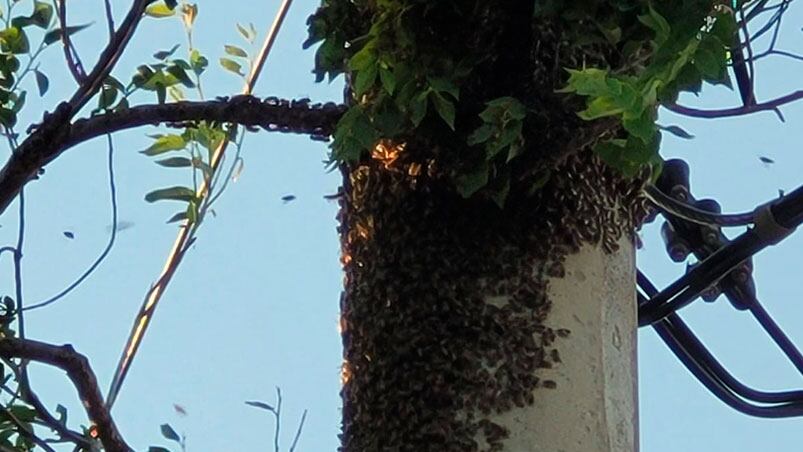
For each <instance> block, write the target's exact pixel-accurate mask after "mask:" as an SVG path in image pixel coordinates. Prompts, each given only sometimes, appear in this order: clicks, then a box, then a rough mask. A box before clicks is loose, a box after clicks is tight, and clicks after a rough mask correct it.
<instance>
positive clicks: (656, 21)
mask: <svg viewBox="0 0 803 452" xmlns="http://www.w3.org/2000/svg"><path fill="white" fill-rule="evenodd" d="M638 20H639V21H640V22H641V23H643V24H644V25H646V26H647V27H649V28H650V29H651V30H652V31H654V32H655V43H656V45H657V46H661V45H663V43H665V42H666V40H667V39H669V34H670V33H671V32H672V28H671V27H670V25H669V22H667V21H666V19H665V18H664V17H663V16H662V15H660V14H659V13H658V11H656V10H655V9H654V8H653V7H652V6H650V8H649V13H648V14H646V15H643V16H639V17H638Z"/></svg>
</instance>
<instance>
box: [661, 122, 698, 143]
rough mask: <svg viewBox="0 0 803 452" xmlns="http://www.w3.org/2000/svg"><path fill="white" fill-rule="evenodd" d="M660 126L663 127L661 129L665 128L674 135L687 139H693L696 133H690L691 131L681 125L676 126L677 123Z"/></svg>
mask: <svg viewBox="0 0 803 452" xmlns="http://www.w3.org/2000/svg"><path fill="white" fill-rule="evenodd" d="M658 128H659V129H661V130H665V131H667V132H669V133H671V134H672V135H674V136H676V137H678V138H683V139H685V140H691V139H692V138H694V135H692V134H690V133H689V132H687V131H686V130H685V129H683V128H682V127H680V126H675V125H672V126H662V125H659V126H658Z"/></svg>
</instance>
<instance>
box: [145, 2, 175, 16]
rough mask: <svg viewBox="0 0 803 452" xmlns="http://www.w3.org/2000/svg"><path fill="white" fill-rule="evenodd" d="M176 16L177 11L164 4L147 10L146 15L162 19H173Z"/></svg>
mask: <svg viewBox="0 0 803 452" xmlns="http://www.w3.org/2000/svg"><path fill="white" fill-rule="evenodd" d="M175 14H176V11H175V9H172V8H170V7H169V6H167V5H166V4H164V3H155V4H152V5H150V6H148V7H147V8H145V15H146V16H150V17H154V18H157V19H161V18H164V17H172V16H174V15H175Z"/></svg>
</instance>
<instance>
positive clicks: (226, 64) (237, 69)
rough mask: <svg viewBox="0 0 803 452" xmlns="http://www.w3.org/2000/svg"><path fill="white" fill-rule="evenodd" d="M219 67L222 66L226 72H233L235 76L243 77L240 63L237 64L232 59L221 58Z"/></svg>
mask: <svg viewBox="0 0 803 452" xmlns="http://www.w3.org/2000/svg"><path fill="white" fill-rule="evenodd" d="M220 65H221V66H223V68H225V69H226V70H228V71H231V72H234V73H235V74H237V75H239V76H243V77H244V76H245V74H243V71H242V66H241V65H240V63H238V62H236V61H234V60H232V59H229V58H225V57H221V58H220Z"/></svg>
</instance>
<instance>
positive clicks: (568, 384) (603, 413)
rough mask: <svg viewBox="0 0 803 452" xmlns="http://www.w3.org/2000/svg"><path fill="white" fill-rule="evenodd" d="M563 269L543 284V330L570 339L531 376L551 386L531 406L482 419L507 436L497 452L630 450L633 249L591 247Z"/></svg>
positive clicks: (634, 444) (625, 244) (634, 423)
mask: <svg viewBox="0 0 803 452" xmlns="http://www.w3.org/2000/svg"><path fill="white" fill-rule="evenodd" d="M564 267H565V270H566V274H565V276H564V277H563V278H550V279H549V286H548V287H549V294H550V295H549V298H550V299H551V300H552V309H551V311H550V313H549V316H548V317H547V320H546V325H547V326H549V327H551V328H553V329H555V330H566V329H568V330H569V331H570V333H569V335H568V336H566V337H565V338H560V339H558V340H557V341H556V343H555V347H556V348H557V349H558V350H559V351H560V357H561V362H560V363H559V364H557V365H556V366H554V367H553V368H551V369H539V370H538V371H536V375H537V376H538V377H539V378H540V379H541V380H542V381H544V380H549V381H554V382H555V387H554V389H552V390H545V389H544V388H538V389H536V390H535V391H534V399H535V403H534V404H532V405H528V406H524V407H520V408H513V409H512V410H511V411H506V412H503V413H501V414H496V415H494V416H492V417H491V419H490V420H491V421H493V422H495V423H497V424H499V425H502V426H504V427H505V428H507V430H508V432H509V437H508V438H507V439H506V440H505V441H504V443H505V449H504V450H510V451H517V452H529V451H532V452H536V451H537V452H636V451H637V450H638V415H637V407H638V403H637V380H636V329H637V312H636V302H635V292H634V290H633V287H634V281H635V274H634V273H635V262H634V251H633V246H632V244H631V243H629V241H628V240H626V239H622V240H620V241H619V250H618V251H616V252H615V253H612V254H608V253H605V252H604V251H603V250H602V248H601V247H599V246H592V245H584V246H583V247H582V248H581V250H580V252H579V253H577V254H572V255H569V256H567V257H566V261H565V264H564ZM494 304H499V300H495V303H494ZM550 386H551V384H550ZM481 449H483V448H482V447H481Z"/></svg>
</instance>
